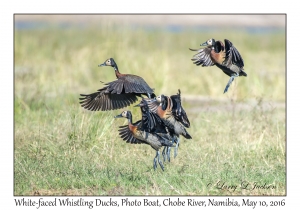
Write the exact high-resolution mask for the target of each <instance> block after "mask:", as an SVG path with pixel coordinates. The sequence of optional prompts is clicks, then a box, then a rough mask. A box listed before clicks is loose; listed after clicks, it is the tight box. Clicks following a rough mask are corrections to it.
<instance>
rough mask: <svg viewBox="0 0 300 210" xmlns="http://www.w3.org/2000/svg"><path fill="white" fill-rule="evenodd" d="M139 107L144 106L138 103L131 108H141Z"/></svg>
mask: <svg viewBox="0 0 300 210" xmlns="http://www.w3.org/2000/svg"><path fill="white" fill-rule="evenodd" d="M141 106H144V105H143V104H141V103H139V104H137V105H134V106H133V107H141Z"/></svg>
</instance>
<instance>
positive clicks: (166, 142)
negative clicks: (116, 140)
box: [115, 111, 173, 171]
mask: <svg viewBox="0 0 300 210" xmlns="http://www.w3.org/2000/svg"><path fill="white" fill-rule="evenodd" d="M121 117H124V118H127V119H128V125H124V126H120V129H119V132H120V133H119V134H120V137H121V138H122V139H123V140H124V141H126V143H131V144H142V143H144V144H148V145H150V146H151V147H152V148H153V149H154V150H156V156H155V157H154V159H153V168H154V170H156V168H157V162H158V163H159V165H160V167H161V169H162V170H163V171H164V165H163V163H162V161H161V160H160V154H159V149H160V148H161V147H162V146H169V147H170V146H172V145H173V143H172V142H171V141H170V139H169V136H168V134H164V133H160V131H158V130H157V131H156V132H151V133H150V132H148V129H147V127H146V126H145V123H144V119H142V120H140V121H137V122H135V123H133V122H132V114H131V112H130V111H123V112H122V113H121V114H119V115H117V116H115V118H121Z"/></svg>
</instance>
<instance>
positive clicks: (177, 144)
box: [174, 137, 180, 158]
mask: <svg viewBox="0 0 300 210" xmlns="http://www.w3.org/2000/svg"><path fill="white" fill-rule="evenodd" d="M174 138H175V140H174V142H175V143H176V146H175V149H174V158H176V156H177V151H178V147H179V141H180V139H179V138H177V137H174Z"/></svg>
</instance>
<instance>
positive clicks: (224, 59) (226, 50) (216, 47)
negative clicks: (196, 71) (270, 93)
mask: <svg viewBox="0 0 300 210" xmlns="http://www.w3.org/2000/svg"><path fill="white" fill-rule="evenodd" d="M224 41H225V45H224V44H223V43H222V42H221V41H215V40H214V39H209V40H207V41H206V42H204V43H203V44H201V45H200V46H207V47H206V48H202V49H190V50H192V51H198V52H197V54H195V55H194V56H193V58H192V61H194V64H196V65H197V66H200V65H202V66H213V65H216V66H217V67H219V68H220V69H221V70H222V71H223V72H224V73H225V74H227V75H228V76H229V77H230V79H229V81H228V83H227V85H226V87H225V90H224V93H226V92H227V90H228V88H229V86H230V84H231V83H232V81H233V80H234V78H235V77H238V76H245V77H246V76H247V74H246V72H245V71H244V69H243V67H244V61H243V58H242V56H241V55H240V53H239V51H238V50H237V49H236V48H235V47H234V46H233V44H232V43H231V42H230V41H229V40H227V39H225V40H224Z"/></svg>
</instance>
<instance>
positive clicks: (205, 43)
mask: <svg viewBox="0 0 300 210" xmlns="http://www.w3.org/2000/svg"><path fill="white" fill-rule="evenodd" d="M207 45H208V44H207V42H204V43H202V44H200V46H207Z"/></svg>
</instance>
